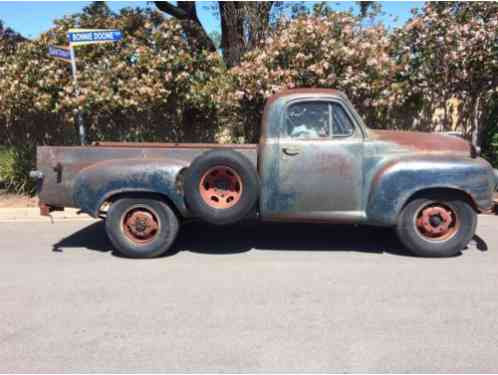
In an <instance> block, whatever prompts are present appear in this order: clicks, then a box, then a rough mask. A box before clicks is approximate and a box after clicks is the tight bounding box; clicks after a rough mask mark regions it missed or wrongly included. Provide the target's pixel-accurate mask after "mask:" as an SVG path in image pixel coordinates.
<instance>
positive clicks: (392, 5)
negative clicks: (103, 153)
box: [0, 1, 423, 38]
mask: <svg viewBox="0 0 498 375" xmlns="http://www.w3.org/2000/svg"><path fill="white" fill-rule="evenodd" d="M88 4H90V1H74V2H70V1H59V2H56V1H27V2H20V1H0V20H2V21H3V23H4V25H5V26H7V27H11V28H12V29H14V30H15V31H17V32H19V33H21V34H22V35H23V36H25V37H28V38H36V37H37V36H38V35H39V34H40V33H41V32H43V31H46V30H48V29H49V28H50V27H51V26H52V22H53V20H54V19H57V18H62V17H64V15H69V14H72V13H77V12H79V11H81V9H83V7H85V6H87V5H88ZM107 4H108V5H109V7H110V8H111V9H112V10H113V11H118V10H119V9H121V8H125V7H141V8H144V7H152V8H154V5H153V4H151V3H150V2H147V1H108V2H107ZM381 4H382V7H383V11H384V12H385V13H386V15H385V16H382V17H380V20H382V21H383V22H384V23H385V24H386V25H387V26H389V27H395V26H398V25H401V24H403V23H404V22H405V21H406V20H407V19H408V18H410V15H411V14H410V9H412V8H415V7H421V6H422V5H423V2H416V1H414V2H409V1H392V2H381ZM210 5H211V6H212V2H199V4H198V6H197V12H198V15H199V19H200V20H201V22H202V24H203V26H204V28H205V29H206V30H207V32H208V33H210V32H212V31H219V29H220V25H219V19H218V18H217V17H216V16H215V15H213V12H212V10H210ZM330 5H331V7H332V9H337V10H347V9H349V8H353V9H354V10H355V11H357V9H358V6H357V5H356V4H355V3H354V2H350V1H345V2H337V1H332V2H330ZM393 17H397V18H398V20H397V21H393Z"/></svg>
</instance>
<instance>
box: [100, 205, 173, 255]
mask: <svg viewBox="0 0 498 375" xmlns="http://www.w3.org/2000/svg"><path fill="white" fill-rule="evenodd" d="M137 212H139V213H144V212H145V213H146V215H147V217H150V216H149V215H152V217H153V218H154V222H155V223H157V229H156V230H155V231H153V232H152V233H151V234H150V236H148V237H150V238H148V237H147V238H146V239H145V238H141V237H140V236H137V235H133V234H132V232H133V231H132V230H130V227H129V226H126V225H125V221H127V220H126V219H127V218H128V219H129V220H132V219H133V218H134V217H133V216H130V215H134V214H136V213H137ZM105 228H106V232H107V236H108V237H109V239H110V240H111V242H112V244H113V245H114V247H115V249H116V250H117V251H118V252H119V253H121V254H123V255H125V256H127V257H130V258H153V257H157V256H159V255H162V254H164V253H166V252H167V251H168V250H169V249H170V248H171V246H172V245H173V242H174V241H175V239H176V236H177V234H178V230H179V228H180V223H179V221H178V218H177V216H176V214H175V212H174V211H173V210H172V209H171V208H170V207H169V206H168V205H167V204H166V203H165V202H163V201H161V200H158V199H150V198H121V199H118V200H117V201H115V202H114V203H112V204H111V207H110V208H109V210H108V211H107V217H106V220H105ZM135 232H137V231H136V230H135ZM139 234H143V232H141V233H140V232H139Z"/></svg>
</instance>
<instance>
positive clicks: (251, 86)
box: [0, 2, 498, 186]
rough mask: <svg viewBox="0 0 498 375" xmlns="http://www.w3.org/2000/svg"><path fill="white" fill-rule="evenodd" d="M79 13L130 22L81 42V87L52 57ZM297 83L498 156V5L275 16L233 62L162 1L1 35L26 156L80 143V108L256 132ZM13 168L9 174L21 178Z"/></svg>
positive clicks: (19, 145)
mask: <svg viewBox="0 0 498 375" xmlns="http://www.w3.org/2000/svg"><path fill="white" fill-rule="evenodd" d="M76 25H78V27H82V28H94V27H95V28H117V29H120V30H122V31H123V32H124V39H123V40H122V41H120V42H119V43H115V44H100V45H90V46H81V47H77V52H76V54H77V65H78V72H79V74H78V80H79V83H80V87H81V91H80V94H79V95H78V96H77V95H75V87H74V85H73V82H72V79H71V72H70V67H69V65H68V64H67V63H65V62H61V61H58V60H55V59H53V58H50V57H48V56H47V49H48V45H50V44H56V45H65V44H67V41H66V33H67V30H68V29H70V28H73V27H75V26H76ZM295 87H330V88H336V89H339V90H342V91H344V92H345V93H346V94H347V95H348V97H349V98H350V100H351V101H352V102H353V104H354V105H355V106H356V108H357V109H358V111H359V112H360V114H361V115H362V116H363V118H364V120H365V122H366V123H367V125H369V126H371V127H374V128H397V129H419V130H429V131H430V130H435V129H436V130H449V129H452V130H460V131H463V132H464V133H465V135H466V136H470V134H471V133H472V132H473V130H474V129H477V131H478V134H479V140H480V142H481V143H482V144H483V145H484V146H485V147H486V150H487V153H486V155H487V157H489V158H490V159H493V160H495V159H497V158H496V155H495V154H496V140H495V141H492V142H490V141H489V140H488V139H486V137H487V135H488V134H494V135H493V137H496V136H495V134H496V131H494V130H495V129H496V122H497V119H496V113H498V110H496V107H497V105H498V104H497V103H498V101H497V100H496V97H497V95H498V91H497V87H498V3H496V2H495V3H493V2H490V3H477V4H476V3H469V2H462V3H457V2H449V3H427V4H426V5H425V6H424V8H423V9H422V10H420V11H417V12H414V14H413V17H412V18H411V19H410V20H409V21H408V22H407V23H406V24H405V25H403V26H402V27H400V28H397V29H394V30H387V29H385V28H384V27H383V26H382V25H378V24H375V23H374V24H372V25H369V26H365V25H363V24H362V22H361V20H360V19H359V18H358V17H355V16H353V15H352V14H350V13H347V12H340V13H337V12H329V11H327V12H320V11H318V12H316V13H313V14H302V15H300V16H299V17H297V18H295V19H292V20H286V19H280V20H279V21H278V22H277V23H276V25H275V27H274V29H273V31H272V32H270V33H269V37H268V38H267V39H266V41H265V42H264V43H263V44H262V45H260V46H259V47H258V48H257V49H254V50H252V51H250V52H249V53H247V54H246V55H245V56H243V58H242V62H241V64H240V65H238V66H235V67H233V68H231V69H227V68H226V67H225V66H224V65H223V62H222V59H221V57H220V54H219V53H209V52H207V51H202V50H197V49H195V48H193V47H192V46H191V45H190V44H189V41H188V39H187V38H186V37H185V34H184V33H183V30H182V25H181V24H180V23H178V22H177V21H175V20H173V19H165V18H164V17H163V16H162V15H161V14H159V13H157V12H154V11H149V10H140V9H134V10H132V9H125V10H122V11H121V12H120V13H119V14H113V13H111V12H110V11H109V10H108V9H107V8H105V7H102V6H100V7H98V8H96V9H93V10H92V9H87V10H86V11H85V12H83V13H82V14H77V15H73V16H68V17H65V18H64V19H61V20H58V21H56V23H55V26H54V27H53V28H52V29H51V30H49V31H47V32H46V33H44V34H42V35H41V36H40V37H39V38H38V39H36V40H33V41H28V40H22V39H19V38H18V39H17V40H16V42H15V43H12V41H9V42H8V43H7V42H6V41H5V40H4V39H2V38H0V134H2V136H3V137H2V140H1V142H3V143H4V144H6V145H9V146H14V147H16V149H17V150H20V151H23V152H17V153H16V154H15V155H17V159H19V160H18V164H19V165H22V166H23V168H25V167H26V166H29V165H31V164H30V163H32V160H33V155H34V154H33V149H34V146H35V145H38V144H73V143H75V142H77V137H76V134H77V133H76V131H75V124H74V111H75V110H79V111H81V112H82V113H83V117H84V121H85V125H86V128H87V130H88V138H89V140H90V141H97V140H104V139H105V140H128V141H159V140H161V141H168V140H171V141H201V140H202V141H213V140H221V141H237V142H239V141H240V142H255V141H257V139H258V136H259V123H260V120H261V114H262V111H263V106H264V102H265V100H266V99H267V98H268V97H269V96H270V95H272V94H273V93H275V92H277V91H280V90H281V89H283V88H295ZM493 98H494V99H493ZM435 114H436V115H435ZM455 128H456V129H455ZM25 161H26V162H25ZM26 168H27V167H26ZM4 170H9V169H6V168H4ZM16 176H17V177H15V181H17V182H14V183H12V186H14V185H15V186H23V185H22V184H23V182H22V181H21V180H22V177H19V174H17V175H16ZM21 176H25V174H22V173H21ZM10 181H14V180H10ZM25 186H27V185H25Z"/></svg>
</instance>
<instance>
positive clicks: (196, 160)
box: [32, 89, 497, 257]
mask: <svg viewBox="0 0 498 375" xmlns="http://www.w3.org/2000/svg"><path fill="white" fill-rule="evenodd" d="M477 154H478V150H476V148H475V147H474V146H473V145H472V144H470V143H469V142H467V141H465V140H463V139H460V138H458V137H455V136H450V135H441V134H427V133H414V132H401V131H386V130H372V129H368V128H367V127H366V126H365V124H364V123H363V121H362V119H361V117H360V116H359V115H358V113H357V112H356V111H355V109H354V108H353V106H352V104H351V103H350V102H349V101H348V99H347V98H346V96H345V95H344V94H342V93H341V92H339V91H335V90H328V89H297V90H288V91H284V92H281V93H279V94H277V95H275V96H273V97H271V98H270V99H269V100H268V102H267V104H266V107H265V111H264V116H263V120H262V124H261V139H260V142H259V144H258V145H255V144H247V145H236V144H233V145H215V144H160V143H141V144H133V143H112V142H110V143H97V144H93V145H92V146H77V147H48V146H43V147H39V148H38V150H37V171H33V172H32V176H33V177H34V178H37V179H38V180H39V184H38V185H39V197H40V201H41V202H42V203H41V209H42V211H43V213H45V214H47V213H48V212H50V211H51V210H55V209H60V208H62V207H77V208H79V209H80V210H81V211H82V212H85V213H87V214H89V215H91V216H93V217H105V221H106V231H107V234H108V236H109V238H110V240H111V242H112V244H113V245H114V246H115V248H116V249H117V250H118V251H119V252H121V253H122V254H124V255H126V256H130V257H154V256H158V255H161V254H163V253H165V252H167V251H168V250H169V249H170V248H171V247H172V245H173V243H174V240H175V238H176V236H177V233H178V231H179V227H180V224H181V223H182V222H184V221H185V220H190V219H200V220H204V221H206V222H209V223H214V224H219V225H225V224H231V223H235V222H237V221H239V220H242V219H244V218H246V217H248V216H251V217H254V216H256V217H259V218H260V219H261V220H263V221H294V222H321V223H324V222H325V223H341V224H353V223H356V224H368V225H376V226H388V227H394V228H396V231H397V234H398V236H399V238H400V240H401V242H402V243H403V244H404V246H406V247H407V248H408V249H409V250H411V251H412V252H413V253H415V254H417V255H420V256H452V255H455V254H458V253H459V252H460V251H461V250H462V249H464V248H465V246H466V245H467V244H468V242H469V241H470V240H471V238H472V236H473V235H474V232H475V229H476V224H477V214H478V213H481V212H485V211H488V210H490V209H491V208H492V202H493V201H492V196H493V192H494V190H495V186H496V182H497V181H496V177H495V172H496V171H494V170H493V169H492V167H491V166H490V164H488V163H487V162H486V161H485V160H483V159H482V158H479V157H478V155H477ZM104 208H105V209H104ZM330 240H331V241H333V238H331V239H330Z"/></svg>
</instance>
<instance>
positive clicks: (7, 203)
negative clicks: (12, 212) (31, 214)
mask: <svg viewBox="0 0 498 375" xmlns="http://www.w3.org/2000/svg"><path fill="white" fill-rule="evenodd" d="M17 207H38V197H30V196H26V195H18V194H10V193H0V208H17Z"/></svg>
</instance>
